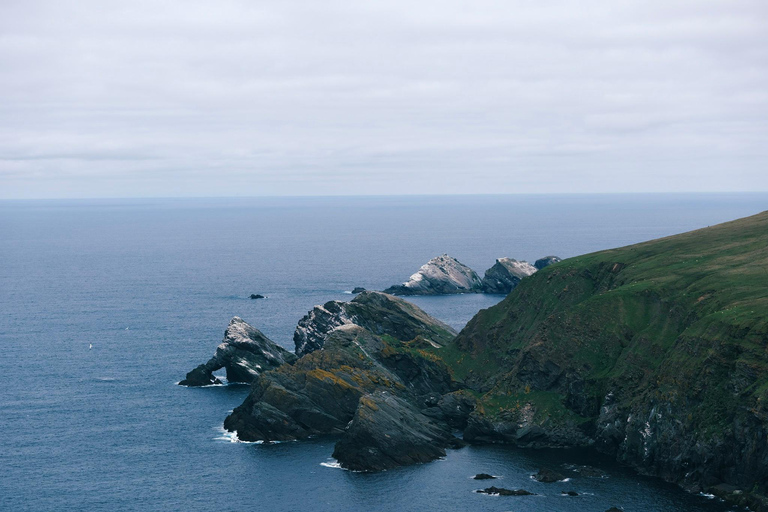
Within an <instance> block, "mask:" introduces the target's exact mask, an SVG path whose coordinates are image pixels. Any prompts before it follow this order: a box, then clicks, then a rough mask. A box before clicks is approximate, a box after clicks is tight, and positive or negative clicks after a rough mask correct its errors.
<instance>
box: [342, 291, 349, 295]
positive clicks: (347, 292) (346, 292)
mask: <svg viewBox="0 0 768 512" xmlns="http://www.w3.org/2000/svg"><path fill="white" fill-rule="evenodd" d="M341 293H345V294H347V295H352V290H344V291H343V292H341Z"/></svg>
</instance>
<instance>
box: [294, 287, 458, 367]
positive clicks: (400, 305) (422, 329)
mask: <svg viewBox="0 0 768 512" xmlns="http://www.w3.org/2000/svg"><path fill="white" fill-rule="evenodd" d="M348 324H354V325H359V326H361V327H364V328H366V329H368V330H369V331H371V332H372V333H373V334H376V335H379V336H381V335H389V336H393V337H395V338H397V339H398V340H402V341H410V340H413V339H415V338H416V337H419V336H420V337H421V338H422V339H423V340H424V341H425V342H426V343H428V344H430V345H432V346H436V347H438V346H442V345H445V344H446V343H447V342H448V341H450V340H452V339H453V338H454V336H456V331H454V330H453V329H452V328H451V327H449V326H448V325H446V324H444V323H443V322H441V321H439V320H437V319H435V318H432V317H431V316H429V315H428V314H427V313H425V312H424V311H422V310H421V309H420V308H419V307H417V306H415V305H414V304H411V303H410V302H406V301H404V300H403V299H400V298H397V297H393V296H392V295H387V294H385V293H381V292H369V291H365V292H362V293H360V294H359V295H358V296H357V297H355V298H354V299H352V300H351V301H349V302H342V301H329V302H326V303H325V304H323V305H322V306H315V307H314V308H313V309H312V311H310V312H309V313H307V315H306V316H304V318H302V319H301V320H299V324H298V326H297V327H296V331H295V332H294V334H293V342H294V344H295V345H296V355H298V356H303V355H304V354H308V353H310V352H314V351H315V350H318V349H321V348H323V345H324V343H325V339H326V337H327V336H328V334H329V333H330V332H331V331H333V329H335V328H336V327H339V326H340V325H348Z"/></svg>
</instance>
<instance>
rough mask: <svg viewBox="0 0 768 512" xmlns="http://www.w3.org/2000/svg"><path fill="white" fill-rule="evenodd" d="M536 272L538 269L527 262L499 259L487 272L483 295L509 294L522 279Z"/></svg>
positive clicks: (484, 277) (483, 284) (484, 279)
mask: <svg viewBox="0 0 768 512" xmlns="http://www.w3.org/2000/svg"><path fill="white" fill-rule="evenodd" d="M534 272H536V267H534V266H533V265H531V264H530V263H528V262H527V261H517V260H513V259H512V258H499V259H497V260H496V263H494V265H493V266H492V267H491V268H489V269H488V270H486V271H485V275H484V276H483V281H482V290H483V293H497V294H505V295H506V294H508V293H509V292H511V291H512V290H513V289H514V288H515V287H516V286H517V284H518V283H519V282H520V280H521V279H523V278H524V277H528V276H530V275H531V274H533V273H534Z"/></svg>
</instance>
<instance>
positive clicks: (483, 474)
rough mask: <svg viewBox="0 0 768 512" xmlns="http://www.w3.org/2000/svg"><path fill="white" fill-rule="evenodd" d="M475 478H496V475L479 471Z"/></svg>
mask: <svg viewBox="0 0 768 512" xmlns="http://www.w3.org/2000/svg"><path fill="white" fill-rule="evenodd" d="M472 478H474V479H475V480H495V479H496V477H495V476H493V475H489V474H488V473H478V474H476V475H475V476H474V477H472Z"/></svg>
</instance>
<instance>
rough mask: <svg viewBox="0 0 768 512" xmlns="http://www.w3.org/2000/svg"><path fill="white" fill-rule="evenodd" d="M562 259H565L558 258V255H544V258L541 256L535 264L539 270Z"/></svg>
mask: <svg viewBox="0 0 768 512" xmlns="http://www.w3.org/2000/svg"><path fill="white" fill-rule="evenodd" d="M560 261H563V260H562V259H560V258H558V257H557V256H544V257H543V258H539V259H538V260H536V262H535V263H534V264H533V266H534V267H536V269H537V270H541V269H543V268H544V267H548V266H550V265H552V264H554V263H558V262H560Z"/></svg>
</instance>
